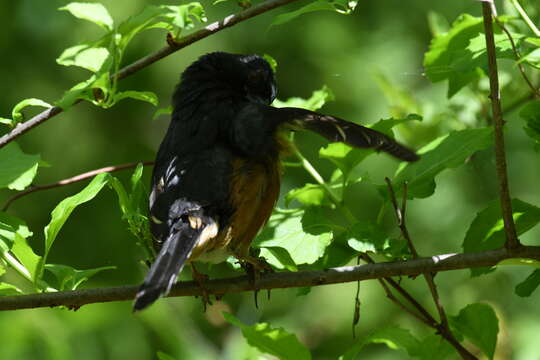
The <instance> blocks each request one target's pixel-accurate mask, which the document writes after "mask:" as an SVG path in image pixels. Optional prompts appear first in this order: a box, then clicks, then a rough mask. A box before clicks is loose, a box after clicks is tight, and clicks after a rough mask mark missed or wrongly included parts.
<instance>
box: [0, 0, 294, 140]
mask: <svg viewBox="0 0 540 360" xmlns="http://www.w3.org/2000/svg"><path fill="white" fill-rule="evenodd" d="M294 1H297V0H268V1H265V2H263V3H261V4H258V5H255V6H252V7H250V8H249V9H247V10H244V11H241V12H239V13H238V14H234V15H229V16H226V17H225V18H223V19H222V20H219V21H216V22H213V23H211V24H210V25H208V26H206V27H204V28H202V29H201V30H198V31H195V32H194V33H192V34H190V35H188V36H185V37H183V38H181V39H179V40H178V41H170V42H168V44H169V45H168V46H166V47H164V48H162V49H161V50H158V51H156V52H155V53H153V54H150V55H147V56H145V57H143V58H141V59H139V60H137V61H135V62H134V63H132V64H131V65H128V66H126V67H124V68H123V69H121V70H120V71H118V73H117V74H115V75H113V78H114V77H116V79H118V80H119V79H123V78H125V77H127V76H129V75H132V74H134V73H136V72H137V71H139V70H141V69H143V68H145V67H147V66H149V65H151V64H153V63H155V62H156V61H158V60H160V59H163V58H164V57H166V56H169V55H171V54H172V53H174V52H176V51H178V50H180V49H182V48H185V47H186V46H189V45H191V44H193V43H195V42H197V41H199V40H202V39H204V38H206V37H208V36H210V35H212V34H215V33H217V32H219V31H221V30H223V29H226V28H228V27H231V26H233V25H236V24H238V23H240V22H242V21H245V20H248V19H251V18H252V17H255V16H257V15H260V14H263V13H265V12H267V11H270V10H272V9H275V8H277V7H280V6H283V5H287V4H289V3H292V2H294ZM79 102H80V101H77V103H79ZM62 111H63V109H62V108H60V107H58V106H54V107H52V108H50V109H47V110H45V111H43V112H41V113H39V114H38V115H36V116H34V117H33V118H31V119H30V120H28V121H25V122H24V123H20V124H18V125H17V126H16V127H15V128H14V129H13V130H12V131H11V132H9V133H8V134H6V135H4V136H2V137H0V148H2V147H4V146H6V145H7V144H8V143H10V142H11V141H13V140H15V139H16V138H17V137H19V136H21V135H22V134H24V133H26V132H27V131H29V130H30V129H32V128H33V127H35V126H37V125H39V124H41V123H43V122H45V121H47V120H49V119H50V118H52V117H54V116H56V115H58V114H60V113H61V112H62Z"/></svg>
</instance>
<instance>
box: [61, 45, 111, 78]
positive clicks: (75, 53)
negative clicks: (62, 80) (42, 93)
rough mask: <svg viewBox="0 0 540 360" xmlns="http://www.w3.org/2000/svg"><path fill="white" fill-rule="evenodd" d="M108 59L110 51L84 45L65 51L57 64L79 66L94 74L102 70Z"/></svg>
mask: <svg viewBox="0 0 540 360" xmlns="http://www.w3.org/2000/svg"><path fill="white" fill-rule="evenodd" d="M108 57H109V50H107V49H106V48H104V47H92V45H89V44H83V45H76V46H72V47H70V48H67V49H65V50H64V51H63V52H62V54H61V55H60V56H59V57H58V58H57V59H56V62H57V63H58V64H60V65H64V66H78V67H82V68H84V69H87V70H90V71H92V72H97V71H99V70H100V69H101V67H102V66H103V64H104V63H105V61H106V60H107V58H108Z"/></svg>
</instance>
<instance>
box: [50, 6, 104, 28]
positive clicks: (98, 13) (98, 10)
mask: <svg viewBox="0 0 540 360" xmlns="http://www.w3.org/2000/svg"><path fill="white" fill-rule="evenodd" d="M58 10H65V11H69V12H70V13H71V15H73V16H75V17H76V18H79V19H83V20H88V21H90V22H93V23H94V24H96V25H98V26H101V27H102V28H104V29H105V30H107V31H109V30H112V29H113V24H114V23H113V19H112V18H111V15H109V12H108V11H107V9H106V8H105V7H104V6H103V5H102V4H99V3H79V2H72V3H69V4H67V5H66V6H63V7H61V8H59V9H58Z"/></svg>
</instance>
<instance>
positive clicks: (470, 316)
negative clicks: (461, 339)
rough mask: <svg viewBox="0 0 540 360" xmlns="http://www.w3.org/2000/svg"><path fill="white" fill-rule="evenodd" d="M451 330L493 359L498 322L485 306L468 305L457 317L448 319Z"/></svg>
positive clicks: (489, 307) (493, 313) (491, 310)
mask: <svg viewBox="0 0 540 360" xmlns="http://www.w3.org/2000/svg"><path fill="white" fill-rule="evenodd" d="M450 324H451V325H452V328H453V329H455V330H457V331H458V332H459V333H460V334H461V335H463V336H465V337H466V338H467V339H468V340H469V341H470V342H472V343H473V344H475V345H476V346H478V347H479V348H480V350H482V352H483V353H484V354H485V355H486V356H487V357H488V358H490V359H493V355H494V354H495V347H496V346H497V334H498V333H499V320H498V319H497V315H496V314H495V311H493V309H492V308H491V306H489V305H487V304H469V305H467V306H466V307H465V308H464V309H462V310H461V311H460V312H459V314H458V315H457V316H452V317H450Z"/></svg>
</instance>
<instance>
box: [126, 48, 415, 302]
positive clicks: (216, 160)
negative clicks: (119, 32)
mask: <svg viewBox="0 0 540 360" xmlns="http://www.w3.org/2000/svg"><path fill="white" fill-rule="evenodd" d="M276 93H277V87H276V81H275V76H274V72H273V70H272V68H271V66H270V64H269V63H268V62H267V61H266V60H265V59H264V58H263V57H261V56H259V55H254V54H231V53H226V52H212V53H208V54H205V55H203V56H201V57H200V58H198V59H197V60H196V61H195V62H193V63H192V64H191V65H189V66H188V67H187V68H186V69H185V70H184V72H183V73H182V75H181V78H180V83H179V84H178V85H177V87H176V89H175V91H174V93H173V96H172V106H173V111H172V115H171V121H170V124H169V127H168V130H167V132H166V134H165V137H164V138H163V141H162V143H161V145H160V147H159V150H158V152H157V156H156V160H155V163H154V169H153V173H152V179H151V193H150V196H149V219H150V221H149V222H150V231H151V233H152V236H153V238H154V244H155V248H156V252H157V255H156V257H155V260H154V262H153V263H152V265H151V267H150V270H149V271H148V273H147V275H146V277H145V279H144V282H143V283H142V285H140V287H139V289H138V291H137V294H136V296H135V301H134V304H133V310H134V311H139V310H142V309H144V308H146V307H148V306H149V305H150V304H152V303H154V302H155V301H156V300H157V299H158V298H160V297H162V296H165V295H166V294H167V293H168V292H169V291H170V289H171V287H172V286H173V284H174V283H175V282H176V279H177V277H178V274H179V273H180V272H181V270H182V268H183V267H184V265H185V264H187V263H190V264H192V263H193V261H195V260H197V261H206V262H212V263H218V262H222V261H224V260H225V259H227V258H228V257H229V256H230V255H233V256H234V257H236V258H237V259H238V260H239V261H240V263H242V264H245V265H246V266H251V267H252V268H253V269H255V270H259V271H263V270H265V269H267V267H268V264H266V263H265V262H264V260H263V259H259V258H257V257H254V256H252V255H250V251H249V249H250V244H251V242H252V240H253V239H254V238H255V236H256V235H257V233H258V232H259V230H260V229H261V228H262V227H263V226H264V225H265V223H266V222H267V220H268V218H269V217H270V215H271V213H272V210H273V208H274V206H275V204H276V201H277V199H278V197H279V190H280V179H281V167H280V156H281V155H283V154H284V153H286V152H287V149H288V147H287V141H286V139H285V136H284V135H283V134H286V132H287V131H299V130H309V131H312V132H315V133H318V134H319V135H321V136H323V137H324V138H326V139H327V140H328V141H330V142H343V143H346V144H348V145H351V146H353V147H358V148H372V149H374V150H376V151H383V152H386V153H388V154H390V155H392V156H394V157H395V158H397V159H399V160H403V161H408V162H412V161H416V160H418V158H419V156H418V155H417V154H416V153H415V152H414V151H413V150H411V149H409V148H407V147H405V146H403V145H401V144H399V143H398V142H396V141H395V140H393V139H392V138H390V137H388V136H386V135H384V134H382V133H380V132H377V131H375V130H372V129H370V128H367V127H364V126H361V125H358V124H356V123H352V122H348V121H346V120H343V119H340V118H338V117H334V116H330V115H324V114H320V113H317V112H314V111H309V110H305V109H301V108H294V107H284V108H276V107H272V106H271V104H272V102H273V101H274V99H275V98H276ZM193 270H194V271H195V268H193ZM195 274H196V272H194V275H195Z"/></svg>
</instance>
